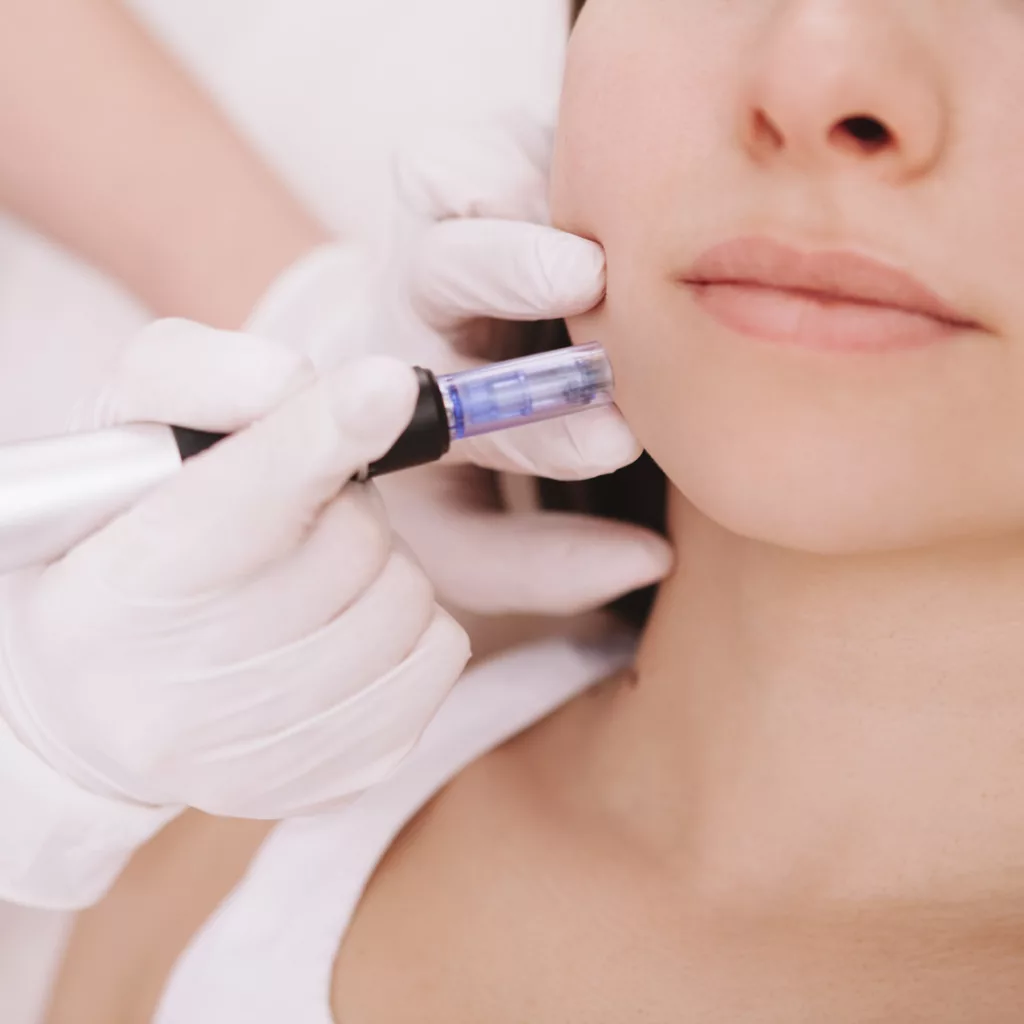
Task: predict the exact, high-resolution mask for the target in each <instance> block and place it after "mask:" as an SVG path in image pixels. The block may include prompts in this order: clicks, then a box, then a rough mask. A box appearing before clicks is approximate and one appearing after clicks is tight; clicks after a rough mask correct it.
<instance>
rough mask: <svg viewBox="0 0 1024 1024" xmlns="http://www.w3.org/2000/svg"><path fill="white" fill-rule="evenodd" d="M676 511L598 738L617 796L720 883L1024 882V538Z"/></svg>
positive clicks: (883, 891)
mask: <svg viewBox="0 0 1024 1024" xmlns="http://www.w3.org/2000/svg"><path fill="white" fill-rule="evenodd" d="M670 519H671V522H672V526H673V533H674V537H675V539H676V542H677V550H678V552H679V568H678V570H677V571H676V573H675V574H674V576H673V577H672V578H671V579H670V580H669V581H667V582H666V584H665V585H664V586H663V589H662V592H661V594H660V596H659V600H658V603H657V605H656V608H655V611H654V613H653V616H652V619H651V622H650V623H649V626H648V629H647V631H646V633H645V635H644V639H643V642H642V644H641V649H640V652H639V656H638V661H637V685H636V686H634V687H631V688H624V689H621V690H620V691H618V692H617V694H616V695H615V697H614V699H613V705H614V706H613V707H612V708H611V709H610V711H611V713H610V714H608V715H607V716H606V718H605V719H604V722H605V724H604V725H603V726H602V727H601V730H600V738H599V742H598V744H597V746H596V748H595V749H596V750H598V751H599V754H598V755H597V759H598V760H597V765H598V767H597V771H598V772H600V774H601V778H602V780H603V785H602V789H603V791H604V792H606V793H609V794H610V795H611V799H612V801H613V804H614V806H615V808H616V811H617V813H621V814H622V815H625V816H626V817H627V818H629V819H630V825H631V827H632V828H633V829H635V830H637V831H639V832H640V833H641V834H643V835H645V836H646V837H647V838H648V839H650V840H651V841H653V842H654V843H655V844H656V845H657V846H658V848H659V849H660V850H662V851H663V852H665V853H666V855H669V856H674V857H679V858H683V859H685V861H686V863H687V865H688V867H689V869H690V870H691V871H693V872H696V877H699V878H700V879H701V880H702V882H703V883H704V884H705V885H707V886H711V887H713V888H715V890H716V891H722V892H728V893H730V894H738V893H757V894H760V895H762V896H765V895H767V896H769V897H772V898H774V897H778V896H781V895H783V894H790V895H792V894H793V893H798V894H800V895H801V896H803V897H807V898H836V899H843V900H848V899H868V900H870V899H881V900H889V899H892V900H897V901H903V900H912V901H916V900H928V901H930V902H934V901H936V900H945V899H948V900H950V901H963V900H986V901H987V900H989V899H993V898H994V899H1003V898H1005V897H1006V896H1007V895H1009V894H1012V895H1015V896H1021V897H1024V875H1022V871H1021V868H1022V865H1024V541H1021V540H1020V539H1015V540H1014V541H1013V542H1012V543H1011V542H1009V541H1007V542H1005V543H1001V544H990V545H987V546H984V547H983V546H980V545H979V546H974V547H968V546H966V545H965V546H963V547H961V548H959V549H957V550H948V551H942V552H936V551H928V552H925V551H920V552H915V553H912V554H907V553H904V554H893V555H886V556H884V557H882V556H878V557H870V558H868V557H856V558H854V557H843V558H827V557H815V556H808V555H802V554H795V553H793V552H786V551H782V550H779V549H777V548H772V547H769V546H766V545H763V544H759V543H756V542H752V541H748V540H744V539H741V538H737V537H735V536H733V535H730V534H727V533H725V532H724V531H722V530H721V529H719V528H718V527H716V526H715V525H714V524H713V523H711V522H709V521H708V520H707V519H705V518H704V517H702V516H701V515H700V514H699V513H697V512H696V511H695V510H694V509H693V508H692V507H690V506H688V505H686V504H685V503H684V502H683V501H682V500H680V499H675V500H674V502H673V508H672V511H671V516H670Z"/></svg>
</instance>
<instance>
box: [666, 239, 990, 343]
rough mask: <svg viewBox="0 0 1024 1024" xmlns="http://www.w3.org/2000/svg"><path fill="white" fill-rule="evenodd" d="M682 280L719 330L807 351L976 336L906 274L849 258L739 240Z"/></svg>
mask: <svg viewBox="0 0 1024 1024" xmlns="http://www.w3.org/2000/svg"><path fill="white" fill-rule="evenodd" d="M680 280H681V282H682V283H683V284H684V285H686V286H687V287H688V288H689V289H690V290H691V291H692V293H693V295H694V297H695V299H696V301H697V303H698V305H700V306H701V307H702V308H703V309H704V310H705V311H706V312H708V313H709V314H710V315H711V316H713V317H714V318H715V319H717V320H718V321H719V322H720V323H722V324H723V325H724V326H726V327H728V328H730V329H732V330H735V331H738V332H740V333H742V334H746V335H749V336H752V337H757V338H761V339H763V340H767V341H775V342H783V343H790V344H796V345H801V346H804V347H808V348H821V349H838V350H852V351H874V350H885V349H891V348H906V347H913V346H919V345H925V344H930V343H934V342H939V341H943V340H948V339H950V338H951V337H953V336H956V335H958V334H960V333H962V332H963V331H969V330H976V329H979V324H977V323H976V322H975V321H973V320H971V319H970V318H969V317H967V316H965V315H964V314H963V313H961V312H960V311H958V310H956V309H955V308H953V307H952V306H950V305H949V304H948V303H946V302H945V301H944V300H943V299H941V298H940V297H939V296H938V295H936V294H935V293H934V292H933V291H931V290H930V289H929V288H927V287H926V286H925V285H923V284H921V283H920V282H919V281H917V280H915V279H914V278H913V277H911V276H910V275H909V274H906V273H904V272H903V271H900V270H896V269H895V268H893V267H889V266H886V265H885V264H884V263H880V262H879V261H877V260H873V259H869V258H867V257H864V256H861V255H858V254H856V253H852V252H842V251H835V252H800V251H798V250H797V249H793V248H790V247H789V246H785V245H780V244H779V243H777V242H773V241H771V240H769V239H762V238H742V239H736V240H735V241H732V242H727V243H725V244H724V245H718V246H716V247H715V248H713V249H710V250H709V251H707V252H705V253H704V254H703V255H702V256H701V257H700V258H699V259H698V260H697V261H696V262H695V263H694V265H693V267H692V268H691V269H690V270H689V271H688V272H687V273H686V274H684V275H683V276H682V277H681V278H680Z"/></svg>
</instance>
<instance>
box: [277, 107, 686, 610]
mask: <svg viewBox="0 0 1024 1024" xmlns="http://www.w3.org/2000/svg"><path fill="white" fill-rule="evenodd" d="M549 150H550V133H548V132H546V131H543V130H541V129H538V128H537V127H536V126H534V125H531V124H528V123H523V122H521V121H518V120H516V119H514V118H509V119H506V120H505V121H503V122H501V121H499V122H496V123H495V124H494V125H491V126H487V127H481V126H461V127H459V128H458V129H455V130H453V131H452V132H451V133H450V134H448V135H445V136H441V135H438V134H436V133H434V134H433V135H432V136H431V138H430V139H429V140H426V141H424V142H420V143H415V144H412V145H411V148H410V151H409V153H408V154H406V155H405V156H404V157H403V158H401V159H400V160H399V162H398V167H397V176H398V179H399V187H400V190H401V192H402V194H403V196H404V198H405V213H404V215H403V216H402V218H401V219H400V222H399V223H398V224H397V225H396V228H395V239H394V245H393V247H392V252H391V254H390V257H389V264H388V266H386V267H385V268H382V269H381V270H380V271H379V272H378V274H377V277H376V280H375V281H372V282H371V280H370V279H369V278H367V279H366V281H365V284H364V285H363V287H364V288H365V289H366V290H370V291H374V292H375V293H376V294H377V295H378V296H379V297H378V299H377V301H376V302H375V303H373V304H372V308H371V307H366V306H364V307H363V311H362V313H357V312H356V310H357V304H356V303H354V302H347V303H339V302H338V296H339V295H344V294H350V291H347V289H349V290H350V289H351V288H352V282H353V280H354V278H353V275H352V271H351V266H352V260H353V256H352V251H351V250H350V249H349V248H343V247H340V246H337V247H327V248H325V249H323V250H321V251H320V252H318V253H316V254H313V255H312V256H311V257H309V258H308V259H307V260H306V261H303V263H302V264H300V265H299V266H297V267H296V268H295V270H294V271H293V274H292V276H291V278H288V277H285V278H283V279H282V281H281V282H280V283H279V285H278V287H277V289H275V290H274V291H272V292H271V294H270V295H269V296H268V298H267V300H266V301H265V302H264V304H263V306H262V307H261V310H260V313H259V316H260V318H261V320H262V322H263V325H264V329H265V330H269V332H270V334H271V335H272V336H274V337H277V338H280V339H282V340H283V339H289V338H290V339H292V340H293V341H294V340H295V339H298V344H300V346H301V347H302V348H303V350H304V351H305V352H306V353H307V354H308V355H310V357H311V358H312V359H313V360H314V362H315V363H317V365H320V366H328V365H331V364H332V362H334V361H335V360H336V359H337V358H338V355H339V354H341V353H346V352H350V351H351V350H352V347H353V345H354V344H357V343H358V342H357V341H356V339H357V338H359V337H361V338H362V339H363V340H362V344H363V346H364V348H365V349H366V350H368V351H376V352H386V353H389V354H393V355H396V356H398V357H400V358H401V359H403V360H405V361H407V362H409V363H415V364H418V365H421V366H426V367H428V368H430V369H432V370H435V371H437V372H450V371H452V370H458V369H464V368H466V367H468V366H471V365H474V361H473V360H472V359H470V358H468V357H467V356H466V355H465V354H464V353H465V352H466V350H467V349H468V350H470V351H472V352H473V353H474V354H476V355H482V354H491V355H492V356H493V355H496V354H500V355H502V356H508V355H512V354H515V352H514V338H513V339H512V340H513V345H512V346H511V350H506V351H503V352H500V353H495V352H494V349H495V348H505V349H509V346H507V345H502V344H501V341H502V335H504V336H505V340H508V335H509V330H508V325H507V324H506V325H505V329H504V331H502V330H501V329H499V330H497V331H496V330H495V326H496V325H495V321H519V322H523V321H530V320H551V319H560V318H563V317H568V316H573V315H575V314H579V313H583V312H585V311H587V310H589V309H591V308H592V307H594V306H595V305H596V304H597V303H598V302H600V301H601V299H602V298H603V295H604V284H605V265H604V254H603V251H602V250H601V248H600V246H598V245H596V244H594V243H593V242H590V241H587V240H585V239H583V238H579V237H577V236H575V235H570V234H566V233H564V232H561V231H556V230H555V229H553V228H551V227H549V226H545V224H544V223H543V222H544V221H546V219H547V201H546V195H547V157H548V154H549ZM531 221H537V222H540V223H532V222H531ZM300 291H302V292H304V296H303V297H302V298H301V299H300V298H299V292H300ZM300 308H301V309H304V310H305V313H304V314H303V315H297V310H299V309H300ZM341 310H345V312H344V313H341V312H340V311H341ZM339 315H341V316H342V317H343V320H344V322H340V321H339V320H338V317H339ZM361 317H368V318H367V319H361ZM588 340H600V339H588ZM639 454H640V448H639V445H638V444H637V442H636V440H635V438H634V437H633V434H632V432H631V431H630V430H629V428H628V426H627V425H626V423H625V421H624V420H623V418H622V416H621V414H620V413H619V412H618V410H617V409H615V408H614V407H604V408H600V409H594V410H590V411H587V412H584V413H579V414H577V415H574V416H571V417H567V418H565V419H561V420H555V421H549V422H547V423H541V424H535V425H532V426H528V427H521V428H518V429H516V430H512V431H506V432H504V433H501V434H495V435H490V436H489V437H484V438H478V439H474V440H472V441H463V442H459V443H457V444H456V445H454V446H453V449H452V452H451V454H450V456H449V457H448V459H446V460H445V462H444V463H442V464H440V465H437V466H432V467H427V468H424V469H420V470H415V471H410V472H406V473H402V474H398V475H396V476H393V477H388V478H386V479H382V480H381V481H379V486H380V489H381V492H382V493H383V494H384V497H385V499H386V501H387V504H388V510H389V512H390V514H391V516H392V521H393V522H394V524H395V527H396V529H397V530H398V531H399V532H400V533H401V535H402V536H403V538H404V539H405V540H407V541H408V542H409V544H410V546H411V547H412V549H413V551H414V552H415V553H416V556H417V558H418V559H419V560H420V562H421V564H422V565H423V567H424V568H425V570H426V571H427V573H428V575H429V576H430V578H431V580H432V581H433V582H434V585H435V586H436V587H437V589H438V592H439V595H440V596H441V597H442V598H443V599H445V600H447V601H450V602H451V603H453V604H455V605H457V606H459V607H461V608H464V609H466V610H469V611H474V612H483V613H503V612H534V613H550V614H567V613H574V612H578V611H584V610H587V609H591V608H595V607H599V606H601V605H603V604H605V603H607V602H608V601H610V600H612V599H613V598H615V597H617V596H619V595H620V594H622V593H625V592H627V591H629V590H633V589H635V588H638V587H642V586H645V585H647V584H649V583H652V582H655V581H657V580H659V579H660V578H662V577H663V576H664V575H665V574H666V573H667V572H668V570H669V568H670V566H671V562H672V554H671V549H670V548H669V546H668V544H667V543H666V542H665V541H664V540H663V539H662V538H660V537H657V536H655V535H653V534H651V533H649V532H648V531H646V530H642V529H639V528H638V527H635V526H632V525H627V524H625V523H619V522H612V521H608V520H601V519H597V518H594V517H591V516H582V515H575V514H567V513H555V512H540V511H536V512H526V513H523V512H519V513H510V512H506V511H505V510H504V509H503V508H502V503H501V501H500V500H499V497H498V492H497V489H496V484H495V478H494V476H493V474H490V473H486V472H484V471H483V470H482V469H481V468H479V467H485V468H487V469H494V470H503V471H509V472H513V473H521V474H530V475H534V476H548V477H553V478H557V479H585V478H588V477H592V476H599V475H601V474H604V473H609V472H611V471H613V470H615V469H619V468H620V467H622V466H624V465H627V464H628V463H630V462H632V461H633V460H634V459H635V458H636V457H637V456H638V455H639Z"/></svg>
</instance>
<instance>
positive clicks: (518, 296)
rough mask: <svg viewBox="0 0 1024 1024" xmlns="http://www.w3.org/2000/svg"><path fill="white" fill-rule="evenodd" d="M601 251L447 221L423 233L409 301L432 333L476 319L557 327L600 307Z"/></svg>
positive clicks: (509, 228) (513, 228) (503, 226)
mask: <svg viewBox="0 0 1024 1024" xmlns="http://www.w3.org/2000/svg"><path fill="white" fill-rule="evenodd" d="M604 288H605V262H604V251H603V250H602V249H601V247H600V246H599V245H597V244H596V243H595V242H591V241H588V240H587V239H585V238H580V237H578V236H576V235H570V234H568V233H566V232H564V231H558V230H556V229H555V228H548V227H541V226H540V225H537V224H527V223H525V222H520V221H504V220H472V219H469V220H449V221H444V222H442V223H440V224H437V225H435V226H434V227H432V228H430V229H429V230H428V231H426V232H425V234H424V236H423V238H422V241H421V243H420V247H419V249H418V251H417V254H416V259H415V262H414V265H413V270H412V275H411V284H410V298H411V301H412V304H413V306H414V308H415V309H416V311H417V313H419V315H420V316H421V317H422V318H423V319H424V320H425V321H426V322H427V323H428V324H429V325H430V326H431V327H433V328H434V330H436V331H441V332H444V331H449V330H452V329H454V328H456V327H458V326H460V325H462V324H464V323H466V322H467V321H471V320H475V319H479V318H481V317H492V318H496V319H500V320H557V319H560V318H562V317H566V316H576V315H578V314H580V313H585V312H586V311H587V310H589V309H592V308H593V307H594V306H596V305H597V303H598V302H600V301H601V298H602V296H603V295H604Z"/></svg>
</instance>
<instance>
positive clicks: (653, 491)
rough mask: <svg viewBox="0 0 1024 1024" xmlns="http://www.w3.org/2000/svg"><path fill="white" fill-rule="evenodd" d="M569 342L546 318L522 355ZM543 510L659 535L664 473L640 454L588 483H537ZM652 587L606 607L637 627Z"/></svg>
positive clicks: (559, 324)
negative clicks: (627, 525) (594, 518)
mask: <svg viewBox="0 0 1024 1024" xmlns="http://www.w3.org/2000/svg"><path fill="white" fill-rule="evenodd" d="M568 344H570V340H569V332H568V330H567V329H566V326H565V322H564V321H563V320H552V321H546V322H543V323H538V324H534V325H532V326H530V327H529V328H528V329H527V331H526V348H527V351H528V352H541V351H546V350H548V349H553V348H562V347H564V346H566V345H568ZM537 488H538V495H539V498H540V504H541V506H542V507H543V508H546V509H549V510H552V511H560V512H584V513H587V514H589V515H595V516H601V517H603V518H605V519H619V520H622V521H623V522H627V523H636V524H637V525H639V526H645V527H647V529H649V530H654V531H655V532H657V533H660V534H663V535H664V534H665V532H666V522H665V511H666V509H665V505H666V502H667V498H668V488H667V485H666V481H665V474H664V473H662V471H661V470H660V469H659V468H658V466H657V465H656V464H655V463H654V460H653V459H651V457H650V456H649V455H648V454H647V453H646V452H644V453H643V455H641V456H640V458H639V459H638V460H637V461H636V462H634V463H633V464H632V465H631V466H626V467H625V469H620V470H619V471H618V472H617V473H611V474H609V475H608V476H601V477H596V478H595V479H593V480H580V481H571V482H566V481H560V480H539V481H538V482H537ZM655 590H656V588H655V587H645V588H644V589H643V590H637V591H634V592H633V593H631V594H626V595H625V596H624V597H621V598H619V599H618V600H617V601H615V602H613V603H612V605H611V606H610V608H611V611H612V612H614V613H615V614H616V615H617V616H618V617H619V618H620V619H622V620H623V621H624V622H627V623H629V624H630V625H632V626H636V627H640V626H642V625H643V624H644V623H645V622H646V621H647V616H648V614H649V613H650V610H651V604H652V603H653V601H654V595H655Z"/></svg>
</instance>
